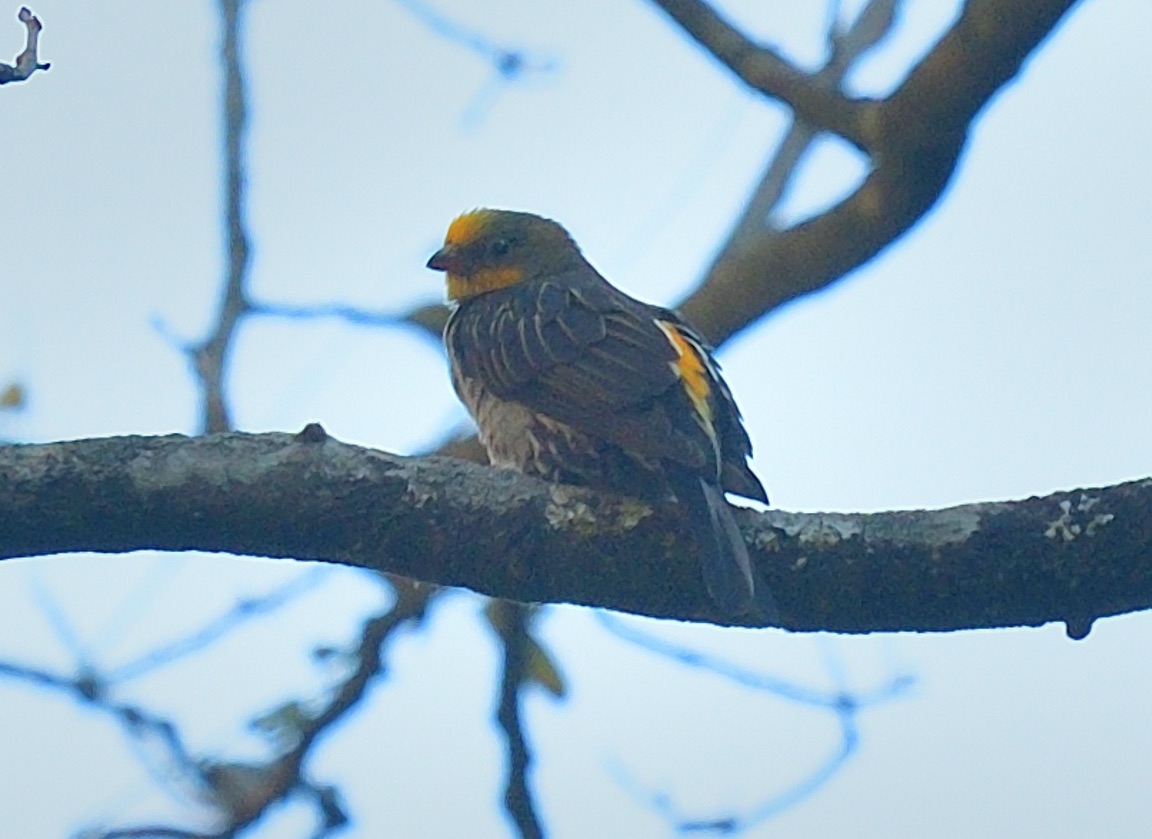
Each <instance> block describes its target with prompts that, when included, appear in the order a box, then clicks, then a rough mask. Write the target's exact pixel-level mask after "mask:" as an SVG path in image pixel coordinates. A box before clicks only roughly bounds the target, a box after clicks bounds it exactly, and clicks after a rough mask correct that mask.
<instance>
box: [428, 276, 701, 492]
mask: <svg viewBox="0 0 1152 839" xmlns="http://www.w3.org/2000/svg"><path fill="white" fill-rule="evenodd" d="M678 327H679V322H678V320H677V319H675V318H674V316H672V315H671V313H667V312H665V310H663V309H658V308H656V307H654V306H646V305H645V304H642V303H639V302H638V301H635V300H632V299H631V298H629V297H627V296H626V295H624V294H623V293H622V292H620V291H617V290H616V289H614V288H612V287H611V286H609V285H607V284H606V283H602V282H573V281H572V280H571V279H570V278H561V279H560V280H558V281H555V282H552V281H544V282H537V283H533V284H530V285H524V286H520V287H517V288H515V289H510V290H509V293H508V294H503V295H484V296H483V297H481V298H477V299H476V300H475V301H471V302H470V304H469V305H468V306H467V307H462V308H461V309H460V310H459V311H458V312H457V313H456V315H455V316H454V317H453V321H452V323H451V324H450V326H449V330H448V334H447V338H448V341H449V343H450V345H451V347H452V353H453V357H454V361H455V363H456V364H457V365H458V372H459V374H460V375H461V376H463V377H464V378H466V379H470V378H478V379H479V380H480V381H482V382H484V384H485V386H486V387H487V388H488V389H489V390H490V391H491V392H492V393H493V394H494V395H495V396H497V397H499V398H501V399H509V400H513V401H516V402H519V403H521V404H523V405H525V406H527V407H528V408H530V409H532V410H534V411H539V412H541V413H543V414H546V415H548V416H550V417H553V418H555V419H558V420H560V421H561V422H564V423H566V424H568V425H570V426H572V427H574V428H576V429H578V430H580V431H581V432H583V433H585V434H588V435H590V436H593V437H599V438H600V439H604V440H606V441H609V442H612V443H614V444H616V445H619V446H622V447H623V448H625V449H627V450H629V451H633V452H635V453H637V454H640V455H642V456H649V457H666V458H670V459H672V460H675V461H677V462H680V463H683V464H684V465H686V466H690V467H692V468H694V469H697V470H700V471H701V472H702V473H703V474H708V473H709V472H711V471H712V470H714V469H719V449H718V444H717V441H716V432H715V428H714V426H713V425H712V419H713V418H712V417H711V416H710V414H709V410H708V407H707V406H708V404H709V401H710V399H711V398H712V391H711V388H712V387H713V384H712V380H711V378H710V377H711V371H712V369H713V368H712V367H711V366H710V362H709V361H708V359H707V356H706V353H705V354H704V355H703V357H700V353H703V350H702V349H700V348H699V347H697V346H696V343H695V339H694V337H693V338H691V339H690V340H683V339H682V340H680V341H679V343H678V342H677V340H676V338H677V336H680V335H681V333H680V332H679V331H678Z"/></svg>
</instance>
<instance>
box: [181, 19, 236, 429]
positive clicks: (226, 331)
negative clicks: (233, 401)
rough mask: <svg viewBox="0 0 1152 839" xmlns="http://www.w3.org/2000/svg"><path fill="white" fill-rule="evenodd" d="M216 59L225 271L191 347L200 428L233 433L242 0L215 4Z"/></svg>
mask: <svg viewBox="0 0 1152 839" xmlns="http://www.w3.org/2000/svg"><path fill="white" fill-rule="evenodd" d="M219 3H220V20H221V30H222V31H221V46H220V58H221V60H222V62H223V64H224V96H223V104H224V109H223V115H224V207H225V209H224V230H225V239H226V266H227V267H226V270H225V280H224V291H223V294H222V295H221V298H220V308H219V310H218V312H217V315H216V326H215V328H214V330H213V332H212V334H211V335H209V336H208V337H207V338H206V339H205V340H204V341H203V342H201V343H199V344H197V345H195V346H192V347H190V348H189V352H190V354H191V356H192V361H193V367H194V369H195V371H196V375H197V376H198V377H199V378H200V391H201V398H202V400H203V402H202V407H201V413H200V425H201V430H202V431H203V432H205V433H208V434H212V433H215V432H219V431H227V430H229V429H230V428H232V418H231V415H230V412H229V410H228V402H227V397H226V395H225V393H224V380H225V373H226V371H227V364H228V356H229V353H230V351H231V349H232V345H233V341H234V338H235V335H236V329H237V327H238V326H239V324H240V321H241V319H242V318H243V317H244V315H245V313H246V312H247V311H248V309H249V302H248V297H247V283H248V259H249V240H248V231H247V227H246V221H245V188H246V185H247V181H246V163H245V155H246V145H245V141H246V139H247V129H248V105H247V94H246V92H245V86H244V69H243V59H242V55H241V45H242V40H243V39H242V34H243V20H242V18H243V12H244V3H245V0H219Z"/></svg>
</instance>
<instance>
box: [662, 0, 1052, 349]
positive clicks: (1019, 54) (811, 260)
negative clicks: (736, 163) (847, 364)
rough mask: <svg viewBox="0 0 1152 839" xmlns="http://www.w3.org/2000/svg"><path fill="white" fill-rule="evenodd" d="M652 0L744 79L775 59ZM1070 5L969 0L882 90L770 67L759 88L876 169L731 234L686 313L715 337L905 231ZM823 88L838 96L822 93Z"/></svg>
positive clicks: (687, 0) (1044, 0) (822, 283)
mask: <svg viewBox="0 0 1152 839" xmlns="http://www.w3.org/2000/svg"><path fill="white" fill-rule="evenodd" d="M654 2H656V3H657V4H658V5H660V6H661V7H662V8H664V9H665V10H666V11H668V13H669V14H670V15H672V16H673V17H674V18H675V19H676V20H677V22H679V23H681V25H682V26H684V27H685V29H686V31H687V32H688V33H689V34H690V35H692V36H693V37H696V38H698V39H699V40H700V42H701V44H702V45H703V46H705V47H706V48H708V49H709V50H710V51H712V53H713V55H716V56H717V57H718V58H719V59H720V60H722V61H724V62H725V63H726V65H727V66H729V67H730V68H731V69H732V70H733V72H736V73H737V74H738V75H741V77H742V78H743V77H744V76H743V75H742V71H741V69H740V68H741V67H742V66H744V65H745V64H748V63H749V62H752V63H755V62H759V63H761V64H763V65H764V66H767V67H773V66H775V65H774V62H773V58H772V57H771V56H773V55H774V54H773V53H771V51H766V53H767V55H768V56H769V57H764V56H763V55H761V56H759V57H758V58H756V59H755V62H753V59H751V58H749V57H748V55H747V54H746V53H747V51H748V50H753V51H756V52H757V54H758V53H759V51H761V50H762V49H763V48H761V47H759V46H756V45H754V44H752V43H751V42H750V41H748V39H747V38H745V37H744V36H742V35H739V34H738V33H737V34H736V35H733V34H732V33H731V32H728V30H729V29H731V27H730V25H729V24H726V23H724V22H723V21H720V20H719V18H718V16H716V14H715V12H713V11H712V10H711V9H710V8H709V7H708V6H707V4H705V3H703V2H700V0H654ZM1074 5H1075V0H969V2H968V3H967V4H966V5H965V7H964V10H963V12H962V13H961V15H960V17H959V18H958V19H957V21H956V23H955V24H954V25H953V26H952V28H951V29H950V30H949V31H948V32H947V33H946V34H945V35H944V36H943V37H942V38H941V39H940V41H939V42H938V43H937V44H936V46H935V47H934V48H933V49H932V50H931V51H930V52H929V53H928V54H927V55H926V56H925V57H924V59H923V60H922V61H921V62H920V63H919V64H918V65H917V66H916V67H914V68H913V69H912V71H911V72H910V73H909V74H908V77H907V78H906V79H905V80H904V82H903V83H902V84H901V86H900V87H899V88H898V89H897V90H896V91H895V92H894V93H893V94H892V95H891V96H889V97H888V98H887V99H884V100H854V99H851V98H849V97H847V96H845V95H844V94H843V93H840V92H838V91H836V90H833V89H830V88H829V87H828V86H827V85H826V83H825V82H824V80H823V79H821V78H820V76H819V75H811V76H809V75H805V74H802V73H799V71H796V70H795V69H794V68H791V67H787V65H785V66H786V67H787V72H785V70H784V69H780V68H777V69H776V71H774V72H772V73H767V74H766V77H765V79H767V80H765V79H761V83H760V84H759V85H758V86H757V89H759V90H762V91H763V92H765V93H766V94H767V95H769V96H771V97H773V98H776V99H779V100H781V101H783V102H785V103H787V104H788V105H790V106H791V107H792V108H793V109H794V110H795V112H796V114H797V115H798V116H799V117H800V118H801V119H802V120H804V121H805V122H808V123H809V124H811V125H813V126H815V127H817V128H820V129H824V130H828V131H832V132H834V133H837V134H839V135H840V136H842V137H844V138H845V139H847V140H848V141H849V142H852V143H853V144H855V145H857V146H858V147H860V148H862V149H863V150H865V151H866V152H867V153H868V155H869V157H870V158H871V162H872V167H873V168H872V171H871V172H870V174H869V175H868V176H867V177H866V178H865V179H864V181H863V183H862V184H861V185H860V186H859V188H857V189H856V190H855V191H854V192H853V193H852V194H851V195H849V196H848V197H847V198H846V199H844V200H843V201H842V202H840V203H839V204H838V205H836V206H835V207H833V208H832V209H830V210H829V211H828V212H826V213H824V214H822V215H820V216H818V217H815V218H812V219H809V220H808V221H806V222H804V223H802V224H799V225H797V226H796V227H794V228H791V229H790V230H787V231H785V232H783V233H777V232H776V231H774V230H772V229H771V228H769V227H768V226H767V225H765V226H764V229H763V231H762V235H760V236H752V237H749V236H745V235H741V236H733V237H732V238H731V240H730V242H729V245H728V246H727V247H725V248H724V249H723V250H722V251H721V252H720V253H719V254H718V256H717V258H716V260H715V261H714V262H713V264H712V266H711V267H710V268H709V270H708V272H707V273H706V276H705V279H704V281H703V283H702V284H701V286H700V288H699V289H698V290H697V291H696V292H695V293H694V294H693V295H692V296H691V298H690V299H688V300H687V301H686V302H685V303H684V305H683V307H682V308H683V311H684V313H685V314H686V315H687V316H688V317H689V319H691V320H692V321H693V322H694V323H695V324H696V326H697V327H699V328H700V329H701V330H702V331H703V332H704V333H705V334H706V335H707V336H708V337H709V338H710V339H711V340H712V341H713V342H714V343H716V344H719V343H721V342H723V341H724V340H725V339H727V338H728V337H729V336H731V335H732V334H733V333H735V332H738V331H740V330H741V329H744V328H745V327H747V326H749V325H751V324H752V323H755V322H756V321H757V320H759V319H760V318H761V317H762V316H763V315H765V314H766V313H768V312H770V311H772V310H773V309H776V308H778V307H779V306H781V305H783V304H784V303H787V302H789V301H791V300H794V299H796V298H797V297H801V296H803V295H806V294H810V293H812V292H815V291H819V290H820V289H823V288H826V287H827V286H829V285H831V284H832V283H833V282H835V281H837V280H839V279H841V278H843V277H844V276H846V275H847V274H848V273H849V272H851V271H852V270H854V269H855V268H858V267H859V266H861V265H862V264H864V263H865V262H867V261H868V260H869V259H871V258H872V257H873V256H875V255H876V254H878V253H879V252H880V251H881V250H883V249H884V248H885V247H887V246H888V245H890V244H891V243H892V242H894V241H895V240H896V239H897V238H899V237H900V236H901V235H903V234H904V233H905V232H907V231H908V230H909V229H910V228H911V227H912V226H913V225H914V224H916V222H918V221H919V220H920V219H921V218H923V216H924V214H925V213H927V212H928V210H929V209H931V208H932V207H933V206H934V205H935V203H936V201H937V200H938V199H939V198H940V196H941V195H942V194H943V192H944V189H945V187H946V186H947V185H948V182H949V181H950V180H951V178H952V175H953V173H954V171H955V168H956V163H957V161H958V159H959V157H960V154H961V152H962V150H963V148H964V144H965V143H966V142H967V138H968V131H969V127H970V125H971V123H972V121H973V120H974V119H975V118H976V116H977V114H978V113H979V112H980V110H981V109H983V107H984V106H985V105H987V104H988V102H989V100H991V98H992V97H993V96H994V95H995V94H996V93H997V92H998V91H999V90H1001V89H1002V88H1003V86H1004V85H1005V84H1007V83H1008V82H1009V81H1011V80H1012V79H1013V78H1015V77H1016V75H1017V74H1018V73H1019V71H1020V68H1021V66H1022V65H1023V63H1024V61H1025V60H1026V59H1027V58H1028V56H1029V55H1031V54H1032V52H1033V51H1034V50H1035V49H1036V48H1037V47H1038V46H1039V45H1040V43H1041V42H1042V41H1043V40H1044V39H1045V38H1046V37H1047V36H1048V35H1049V34H1050V33H1051V32H1052V30H1053V29H1054V28H1055V27H1056V26H1057V25H1058V24H1059V23H1060V21H1061V19H1062V18H1063V17H1064V15H1065V14H1067V12H1068V11H1069V9H1071V7H1072V6H1074ZM709 21H711V23H709ZM717 33H719V34H717ZM733 39H738V40H733ZM729 41H732V43H729ZM733 43H734V44H736V45H735V46H733ZM777 58H778V57H777ZM733 62H735V66H733ZM829 98H836V99H839V100H840V102H841V105H839V106H835V105H832V104H829V103H828V102H826V101H825V100H827V99H829ZM814 102H815V103H817V104H812V103H814ZM845 114H847V115H850V117H844V116H843V115H845ZM845 122H854V123H855V124H854V125H848V126H845V125H844V124H843V123H845Z"/></svg>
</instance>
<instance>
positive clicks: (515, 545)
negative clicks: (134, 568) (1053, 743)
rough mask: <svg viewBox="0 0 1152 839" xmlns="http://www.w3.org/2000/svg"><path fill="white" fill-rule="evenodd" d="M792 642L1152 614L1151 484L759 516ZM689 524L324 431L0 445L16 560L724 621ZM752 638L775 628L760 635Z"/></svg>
mask: <svg viewBox="0 0 1152 839" xmlns="http://www.w3.org/2000/svg"><path fill="white" fill-rule="evenodd" d="M739 521H740V523H741V526H742V528H743V529H744V533H745V536H746V537H747V538H748V540H749V544H750V546H751V550H752V556H753V561H754V563H755V565H756V569H757V572H758V573H759V574H760V575H761V577H762V578H763V579H764V580H765V582H766V583H767V584H768V585H769V586H771V588H772V590H773V591H774V592H775V593H776V596H777V600H778V601H779V604H780V608H781V611H782V613H783V625H784V626H786V627H787V628H790V629H795V630H831V631H837V632H872V631H879V630H950V629H964V628H976V627H1003V626H1021V625H1038V624H1041V623H1044V622H1046V621H1056V620H1060V621H1066V622H1068V623H1069V629H1070V632H1074V633H1075V634H1083V633H1084V632H1086V631H1087V628H1088V627H1089V626H1090V625H1091V622H1092V621H1093V620H1094V619H1096V618H1098V617H1103V616H1106V615H1113V614H1119V613H1123V612H1129V611H1134V610H1139V609H1146V608H1149V607H1150V606H1152V563H1150V562H1149V561H1148V558H1149V556H1152V479H1148V480H1142V481H1134V482H1131V483H1127V484H1121V485H1118V486H1114V487H1107V488H1100V489H1088V490H1077V491H1074V492H1063V493H1057V494H1054V495H1051V496H1048V497H1045V498H1030V499H1026V500H1022V501H1016V502H1012V503H990V504H972V505H966V506H962V507H955V508H951V509H947V510H937V511H928V512H925V511H902V512H890V513H878V514H870V515H864V514H797V513H786V512H780V511H768V512H764V513H754V512H751V511H747V512H743V513H741V514H740V515H739ZM692 544H693V540H692V539H691V538H689V533H688V532H687V530H686V523H685V521H684V520H683V517H682V516H680V515H679V511H678V510H677V509H676V507H675V506H674V505H668V506H666V507H662V508H659V509H654V510H653V509H650V508H647V507H645V506H644V505H642V504H639V503H638V502H635V501H631V500H627V499H616V498H611V497H608V496H603V495H599V494H596V493H593V492H589V491H585V490H579V489H575V488H571V487H561V486H555V485H549V484H545V483H541V482H538V481H534V480H531V479H528V478H525V477H523V476H520V475H517V474H514V473H512V472H508V471H501V470H495V469H490V468H487V467H482V466H477V465H475V464H471V463H466V462H463V461H459V460H455V459H451V458H438V457H428V458H403V457H396V456H393V455H389V454H385V453H383V452H379V451H372V450H369V449H362V448H358V447H355V446H349V445H345V444H342V443H339V442H337V441H335V440H332V439H328V438H326V436H325V435H324V434H323V431H322V429H319V428H318V427H316V426H310V427H309V429H306V430H305V433H302V434H300V435H297V436H296V437H292V436H290V435H287V434H261V435H245V434H220V435H214V436H210V437H205V438H196V439H189V438H185V437H181V436H169V437H117V438H106V439H97V440H81V441H75V442H66V443H51V444H45V445H28V446H5V447H0V558H10V557H24V556H37V555H43V554H49V553H57V552H69V551H97V552H112V553H115V552H124V551H133V550H143V549H158V550H169V551H178V550H192V549H198V550H207V551H226V552H230V553H237V554H245V555H254V556H263V557H292V558H296V559H302V560H322V561H329V562H337V563H341V564H347V565H354V566H359V567H363V568H370V569H374V570H377V571H382V572H393V573H397V574H401V575H404V576H408V577H415V578H418V579H423V580H428V581H432V582H436V583H441V584H443V585H451V586H463V587H466V588H470V589H473V590H475V591H479V592H482V593H485V594H489V595H493V596H497V597H504V598H508V599H514V600H520V601H525V602H571V603H579V604H584V605H593V606H604V607H607V608H612V609H619V610H623V611H629V612H636V613H640V614H646V615H652V616H656V617H665V618H675V619H680V620H706V621H715V622H725V621H724V619H723V617H722V616H720V615H717V614H716V613H715V612H714V611H713V609H712V606H711V603H710V601H709V598H708V596H707V594H706V593H705V592H704V589H703V585H702V584H701V582H700V579H699V573H698V571H697V565H696V557H695V556H694V555H693V553H692V551H693V548H692V547H691V546H692ZM744 622H746V623H748V624H750V625H758V624H762V623H763V622H762V621H759V620H758V619H757V618H756V617H755V616H752V617H749V618H747V619H746V620H745V621H744Z"/></svg>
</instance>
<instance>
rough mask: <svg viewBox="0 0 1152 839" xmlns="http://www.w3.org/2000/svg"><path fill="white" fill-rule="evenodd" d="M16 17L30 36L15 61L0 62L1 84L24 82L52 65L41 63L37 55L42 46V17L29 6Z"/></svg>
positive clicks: (23, 8) (21, 9) (24, 7)
mask: <svg viewBox="0 0 1152 839" xmlns="http://www.w3.org/2000/svg"><path fill="white" fill-rule="evenodd" d="M16 18H17V20H19V21H20V22H21V23H22V24H24V26H25V27H26V28H27V29H28V38H27V41H26V42H25V46H24V52H22V53H20V54H19V55H18V56H16V61H15V62H14V63H12V64H4V63H2V62H0V84H8V82H22V81H24V80H25V79H27V78H28V77H29V76H31V75H32V74H33V73H35V72H36V71H37V70H47V69H48V68H49V67H51V66H52V65H51V64H41V63H40V59H39V58H38V57H37V50H38V48H39V46H40V30H42V29H43V28H44V24H42V23H41V22H40V18H38V17H36V15H34V14H32V10H31V9H29V8H28V7H27V6H22V7H21V8H20V11H19V12H18V13H17V15H16Z"/></svg>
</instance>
